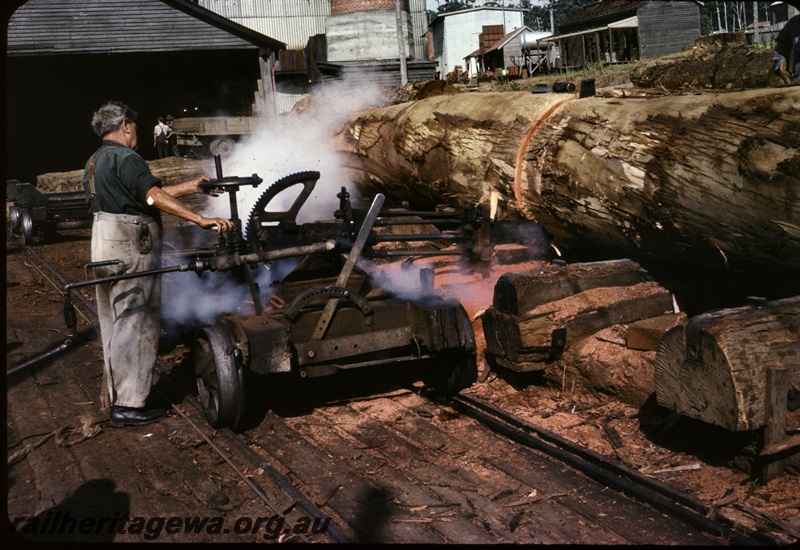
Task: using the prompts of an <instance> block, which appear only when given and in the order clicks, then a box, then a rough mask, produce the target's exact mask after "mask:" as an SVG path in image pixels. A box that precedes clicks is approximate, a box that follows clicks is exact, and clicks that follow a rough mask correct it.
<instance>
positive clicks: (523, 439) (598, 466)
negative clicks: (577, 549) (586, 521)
mask: <svg viewBox="0 0 800 550" xmlns="http://www.w3.org/2000/svg"><path fill="white" fill-rule="evenodd" d="M424 397H427V398H428V399H431V400H432V401H434V402H435V403H438V404H441V405H445V406H448V407H450V408H452V409H454V410H456V411H458V412H460V413H462V414H464V415H466V416H469V417H471V418H473V419H475V420H477V421H479V422H480V423H481V424H483V425H485V426H486V427H488V428H490V429H492V430H493V431H495V432H497V433H500V434H502V435H504V436H506V437H508V438H509V439H512V440H514V441H516V442H518V443H521V444H522V445H524V446H526V447H529V448H532V449H535V450H538V451H540V452H543V453H545V454H546V455H548V456H551V457H553V458H556V459H558V460H559V461H561V462H563V463H565V464H568V465H570V466H572V467H573V468H576V469H577V470H579V471H581V472H583V473H584V474H586V475H587V476H589V477H590V478H592V479H594V480H596V481H599V482H601V483H604V484H606V485H607V486H608V487H611V488H613V489H615V490H617V491H620V492H622V493H624V494H626V495H628V496H630V497H632V498H635V499H636V500H639V501H641V502H645V503H647V504H649V505H651V506H653V507H654V508H656V509H657V510H659V511H661V512H663V513H665V514H668V515H669V516H671V517H674V518H679V519H681V520H684V521H686V522H687V523H689V524H691V525H694V526H695V527H697V528H699V529H701V530H703V531H705V532H707V533H710V534H712V535H716V536H719V537H722V538H725V539H727V540H728V541H729V542H730V543H731V544H733V545H737V546H762V545H774V544H776V541H775V540H774V539H773V538H771V537H769V536H768V535H765V534H763V533H758V532H754V533H750V534H742V533H739V532H737V531H735V530H734V529H733V528H732V527H731V526H729V525H725V524H722V523H720V522H719V521H714V520H712V519H709V518H708V517H706V514H707V513H708V512H709V511H710V508H709V507H708V506H706V505H705V504H704V503H702V502H701V501H699V500H697V499H694V498H693V497H691V496H690V495H687V494H685V493H682V492H680V491H678V490H676V489H674V488H672V487H670V486H668V485H666V484H663V483H661V482H659V481H658V480H655V479H652V478H650V477H648V476H645V475H643V474H641V473H639V472H637V471H636V470H633V469H631V468H628V467H626V466H624V465H622V464H620V463H618V462H615V461H613V460H611V459H609V458H607V457H605V456H603V455H600V454H598V453H595V452H594V451H591V450H590V449H587V448H585V447H582V446H580V445H578V444H576V443H573V442H571V441H569V440H567V439H565V438H563V437H560V436H558V435H556V434H554V433H551V432H548V431H547V430H544V429H542V428H540V427H538V426H535V425H533V424H531V423H529V422H526V421H524V420H522V419H519V418H516V417H514V416H512V415H510V414H508V413H507V412H505V411H503V410H501V409H498V408H496V407H494V406H492V405H490V404H488V403H485V402H482V401H480V400H478V399H475V398H471V397H467V396H464V395H455V396H443V395H439V394H435V393H430V394H426V395H424Z"/></svg>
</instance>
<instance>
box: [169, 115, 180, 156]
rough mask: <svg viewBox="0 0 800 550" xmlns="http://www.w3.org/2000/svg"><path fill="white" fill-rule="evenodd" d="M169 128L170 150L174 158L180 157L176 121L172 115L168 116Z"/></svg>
mask: <svg viewBox="0 0 800 550" xmlns="http://www.w3.org/2000/svg"><path fill="white" fill-rule="evenodd" d="M167 128H169V131H168V132H167V145H168V146H169V150H170V151H171V152H172V156H173V157H179V156H181V152H180V151H179V150H178V134H176V133H175V119H174V118H173V117H172V115H167Z"/></svg>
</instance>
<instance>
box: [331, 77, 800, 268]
mask: <svg viewBox="0 0 800 550" xmlns="http://www.w3.org/2000/svg"><path fill="white" fill-rule="evenodd" d="M798 105H800V87H791V88H780V89H758V90H748V91H744V92H736V93H728V94H699V95H665V96H661V97H654V98H600V97H591V98H584V99H578V98H577V97H576V96H574V95H568V96H565V95H563V94H530V93H527V92H506V93H462V94H455V95H445V96H438V97H432V98H427V99H424V100H420V101H416V102H407V103H402V104H398V105H393V106H389V107H383V108H377V109H374V110H370V111H364V112H362V113H361V114H360V115H359V116H357V117H356V118H355V119H354V120H353V121H352V122H351V123H350V124H349V126H347V127H346V128H345V129H344V130H343V131H342V132H341V133H340V135H339V138H340V139H339V145H338V147H339V149H340V150H341V151H342V152H343V153H345V156H346V158H347V160H348V164H349V167H350V168H351V169H352V170H353V174H354V175H353V177H354V178H355V180H356V181H357V182H359V183H360V184H361V185H363V186H365V187H367V188H371V189H376V190H379V191H381V192H384V193H386V194H387V195H389V196H395V197H401V198H406V199H407V198H408V197H415V199H416V200H417V201H419V202H424V201H428V202H433V203H439V202H449V203H451V204H452V203H460V204H464V203H474V202H478V201H482V200H487V198H488V197H489V194H490V193H491V192H492V191H495V192H497V193H499V194H500V196H501V197H502V198H503V199H504V202H503V205H502V207H501V216H507V217H516V216H523V217H528V218H531V219H535V220H536V221H537V222H539V223H540V224H541V225H542V226H543V227H544V228H545V229H547V230H548V231H549V232H550V233H552V235H553V242H554V244H555V245H556V246H557V247H558V248H559V249H561V250H562V251H570V250H577V249H581V248H590V249H592V250H594V251H597V250H598V249H603V250H607V251H612V252H613V253H614V254H615V257H621V256H622V257H630V258H634V259H637V258H650V259H655V260H661V261H664V260H666V261H669V262H672V263H681V264H687V263H688V264H695V265H703V266H711V267H721V268H738V267H751V268H752V267H754V266H758V267H759V268H760V269H765V268H773V269H776V270H782V271H789V272H797V271H798V270H800V109H798Z"/></svg>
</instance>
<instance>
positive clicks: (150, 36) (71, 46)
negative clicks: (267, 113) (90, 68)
mask: <svg viewBox="0 0 800 550" xmlns="http://www.w3.org/2000/svg"><path fill="white" fill-rule="evenodd" d="M298 3H299V2H298ZM198 36H202V40H199V39H197V37H198ZM267 36H269V35H267ZM257 48H258V46H255V45H253V44H251V43H249V42H246V41H245V40H242V39H241V38H237V37H236V36H233V35H232V34H230V33H229V32H226V31H223V30H220V29H217V28H215V27H213V26H211V25H209V24H207V23H204V22H202V21H200V20H198V19H196V18H194V17H192V16H191V15H187V14H185V13H182V12H180V11H178V10H176V9H173V8H171V7H169V6H167V5H165V4H162V3H161V2H158V1H154V0H102V1H97V0H29V1H28V2H26V3H25V4H23V5H22V6H21V7H20V8H19V9H18V10H17V11H16V12H15V13H14V14H13V16H12V17H11V19H10V20H9V25H8V54H9V55H45V54H71V53H104V54H109V53H128V52H157V51H182V50H183V51H187V50H199V49H203V50H213V49H226V50H227V49H257Z"/></svg>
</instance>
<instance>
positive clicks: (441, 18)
mask: <svg viewBox="0 0 800 550" xmlns="http://www.w3.org/2000/svg"><path fill="white" fill-rule="evenodd" d="M477 11H517V12H525V11H528V10H526V9H524V8H504V7H499V8H496V7H489V6H481V7H478V8H469V9H466V10H458V11H448V12H446V13H437V14H436V17H434V18H433V19H432V20H431V22H430V24H429V25H428V26H429V27H433V26H435V25H438V24H440V23H441V22H442V21H444V20H445V18H446V17H451V16H453V15H464V14H465V13H469V12H477Z"/></svg>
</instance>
